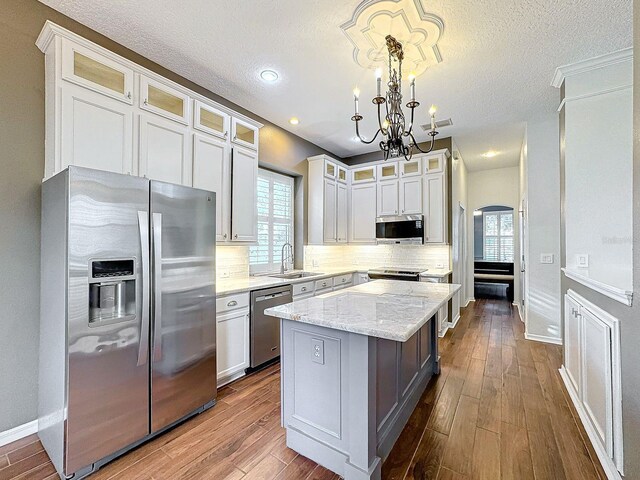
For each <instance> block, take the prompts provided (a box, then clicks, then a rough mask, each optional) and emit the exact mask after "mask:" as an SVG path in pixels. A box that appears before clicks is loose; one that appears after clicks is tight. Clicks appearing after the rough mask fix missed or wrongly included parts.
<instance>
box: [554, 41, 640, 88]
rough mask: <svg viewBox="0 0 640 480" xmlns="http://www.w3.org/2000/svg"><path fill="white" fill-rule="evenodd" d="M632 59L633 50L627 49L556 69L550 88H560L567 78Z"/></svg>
mask: <svg viewBox="0 0 640 480" xmlns="http://www.w3.org/2000/svg"><path fill="white" fill-rule="evenodd" d="M632 58H633V48H632V47H629V48H623V49H622V50H618V51H615V52H611V53H607V54H605V55H600V56H599V57H593V58H589V59H587V60H582V61H581V62H576V63H571V64H569V65H562V66H560V67H558V68H556V71H555V74H554V75H553V80H551V86H552V87H556V88H560V87H561V86H562V83H563V82H564V80H565V79H566V78H567V77H570V76H572V75H579V74H581V73H586V72H589V71H591V70H596V69H598V68H604V67H608V66H610V65H615V64H616V63H622V62H624V61H626V60H629V59H632Z"/></svg>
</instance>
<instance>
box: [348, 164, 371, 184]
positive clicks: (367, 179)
mask: <svg viewBox="0 0 640 480" xmlns="http://www.w3.org/2000/svg"><path fill="white" fill-rule="evenodd" d="M376 171H377V169H376V166H375V165H369V166H367V167H358V168H354V169H353V170H351V185H357V184H358V183H371V182H375V181H376Z"/></svg>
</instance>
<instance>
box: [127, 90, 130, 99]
mask: <svg viewBox="0 0 640 480" xmlns="http://www.w3.org/2000/svg"><path fill="white" fill-rule="evenodd" d="M127 98H128V99H129V100H131V92H127Z"/></svg>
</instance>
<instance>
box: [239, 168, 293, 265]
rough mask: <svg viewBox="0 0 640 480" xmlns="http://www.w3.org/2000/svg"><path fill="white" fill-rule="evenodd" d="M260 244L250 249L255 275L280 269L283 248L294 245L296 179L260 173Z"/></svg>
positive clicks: (263, 170) (261, 170) (260, 171)
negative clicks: (294, 185)
mask: <svg viewBox="0 0 640 480" xmlns="http://www.w3.org/2000/svg"><path fill="white" fill-rule="evenodd" d="M257 198H258V200H257V202H258V244H257V245H252V246H251V247H249V269H250V272H251V274H260V273H272V272H277V271H279V270H280V264H281V261H282V257H281V255H282V246H283V245H284V244H285V243H287V242H289V243H290V244H291V245H293V178H292V177H289V176H287V175H281V174H279V173H275V172H272V171H270V170H265V169H263V168H260V169H259V170H258V195H257Z"/></svg>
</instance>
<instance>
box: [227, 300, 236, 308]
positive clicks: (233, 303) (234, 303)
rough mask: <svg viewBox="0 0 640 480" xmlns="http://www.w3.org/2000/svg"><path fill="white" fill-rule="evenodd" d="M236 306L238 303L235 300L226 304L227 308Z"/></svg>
mask: <svg viewBox="0 0 640 480" xmlns="http://www.w3.org/2000/svg"><path fill="white" fill-rule="evenodd" d="M237 304H238V302H236V301H235V300H231V301H230V302H229V303H227V307H235V306H236V305H237Z"/></svg>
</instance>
